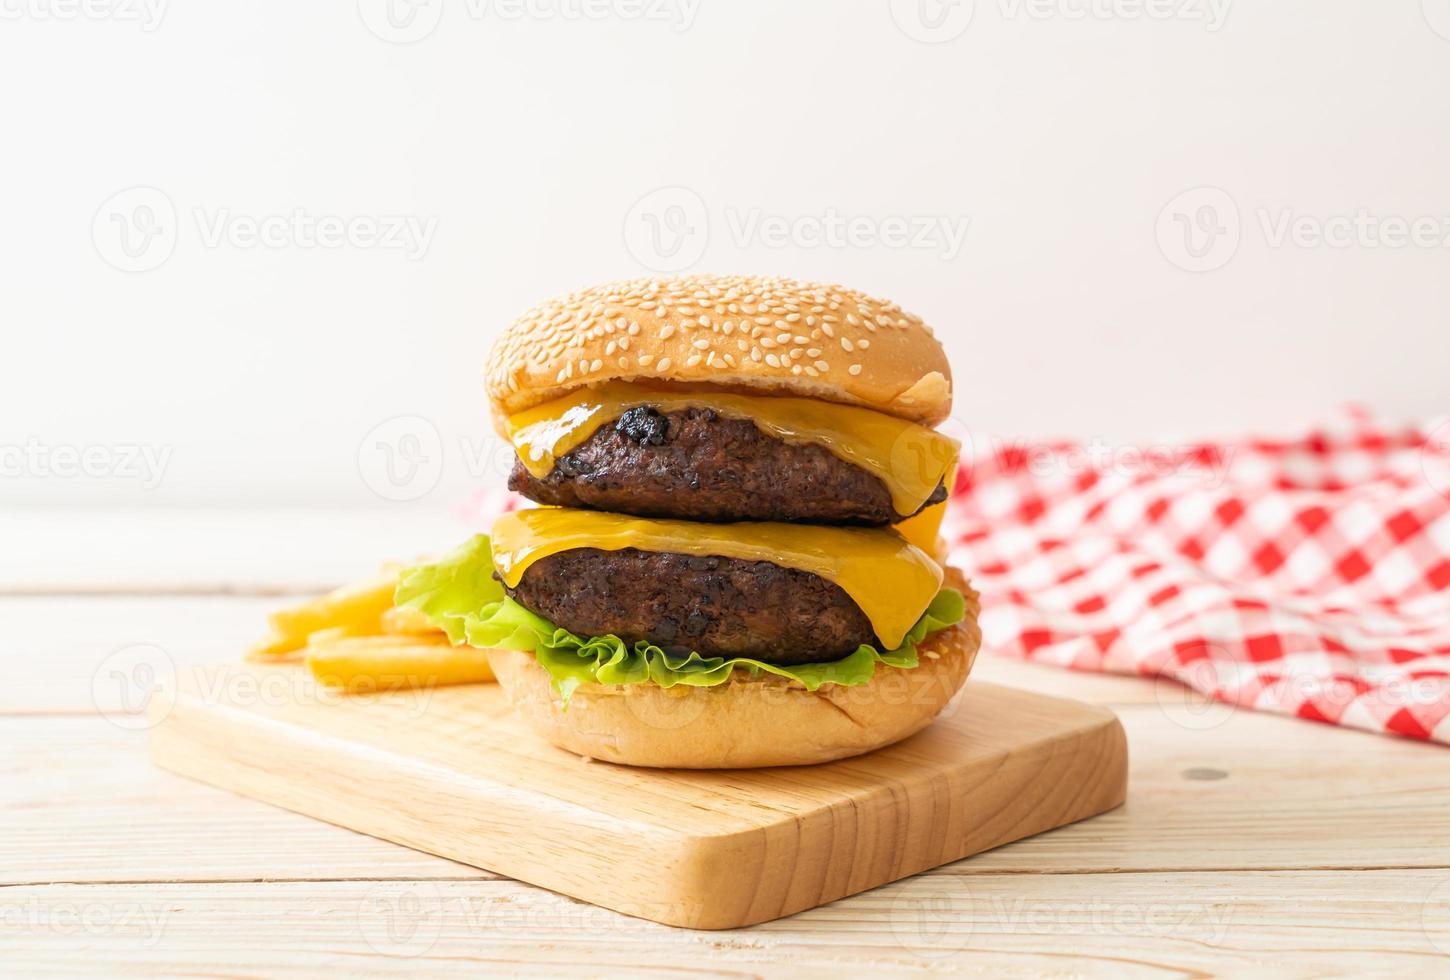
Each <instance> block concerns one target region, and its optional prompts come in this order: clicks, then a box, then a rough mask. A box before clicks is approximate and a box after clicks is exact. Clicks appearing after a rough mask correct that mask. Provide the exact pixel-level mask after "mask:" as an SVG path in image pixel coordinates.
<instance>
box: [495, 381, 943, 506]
mask: <svg viewBox="0 0 1450 980" xmlns="http://www.w3.org/2000/svg"><path fill="white" fill-rule="evenodd" d="M509 489H510V490H514V491H516V492H518V493H521V494H523V495H524V496H525V497H528V498H529V499H531V500H536V501H538V502H539V503H541V504H555V505H558V506H561V507H591V508H594V509H596V510H609V511H614V512H616V513H621V514H637V515H639V516H641V517H674V518H679V519H682V520H691V521H807V522H812V523H822V524H871V525H883V524H891V523H894V522H896V521H899V520H901V519H903V518H904V517H909V516H911V515H909V514H898V513H897V512H896V509H895V507H893V506H892V502H891V493H890V491H888V490H887V488H886V484H885V483H883V482H882V481H881V480H880V479H879V478H878V477H876V476H873V475H872V474H870V473H868V472H866V471H865V470H863V469H861V468H860V467H858V466H853V465H852V464H850V463H848V462H846V461H845V460H843V459H841V458H840V457H838V456H836V455H834V454H832V453H831V452H830V451H829V450H827V449H825V448H824V447H822V446H818V445H814V444H809V443H807V444H800V445H795V444H792V443H787V442H784V441H782V440H780V439H776V438H775V437H773V436H769V435H766V434H765V433H764V432H762V431H761V430H760V429H759V428H757V427H756V425H755V423H754V422H751V421H749V420H748V419H730V418H725V417H723V416H721V415H720V414H719V413H718V412H715V411H713V410H711V409H707V408H692V409H686V410H683V411H679V412H669V413H661V412H659V411H657V410H655V409H653V408H648V407H641V408H633V409H630V410H629V411H628V412H626V413H625V414H624V415H622V416H620V418H619V419H618V420H617V421H616V422H615V423H614V424H613V425H603V426H600V427H599V429H598V430H596V431H595V432H594V434H593V435H592V436H590V437H589V439H588V440H587V441H586V442H584V443H583V444H582V445H580V446H579V447H577V448H576V449H574V451H572V452H570V453H567V454H566V455H564V456H561V457H559V459H558V460H556V461H555V465H554V469H553V470H551V471H550V472H549V474H548V475H547V476H545V477H544V478H543V479H537V478H535V477H534V476H533V475H532V474H530V473H529V471H528V470H527V469H525V468H524V465H523V463H522V462H521V461H519V460H518V459H517V458H515V461H514V469H513V473H512V474H511V475H510V476H509ZM945 499H946V488H945V487H944V486H941V485H938V486H937V489H936V492H935V493H933V494H932V496H931V499H930V500H928V501H927V503H926V504H924V505H923V506H928V505H930V504H934V503H939V502H941V501H943V500H945Z"/></svg>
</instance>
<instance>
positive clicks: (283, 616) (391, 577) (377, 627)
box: [248, 571, 398, 660]
mask: <svg viewBox="0 0 1450 980" xmlns="http://www.w3.org/2000/svg"><path fill="white" fill-rule="evenodd" d="M397 585H398V573H397V572H396V571H390V572H387V573H385V574H382V575H378V576H376V577H375V578H371V579H368V580H367V581H365V582H354V583H352V584H351V585H344V586H343V587H342V588H340V589H335V590H333V591H332V592H329V593H327V595H324V596H320V597H319V598H316V599H313V600H311V601H309V602H304V603H302V604H300V605H297V606H293V607H291V608H290V609H280V610H278V611H277V612H275V613H273V614H272V615H271V616H270V617H269V618H268V620H267V622H268V623H269V625H270V626H271V634H270V635H269V636H268V637H267V638H266V639H264V640H262V641H261V642H260V643H258V644H257V645H256V646H254V647H252V649H251V650H250V651H249V653H248V655H249V656H250V657H252V658H254V659H263V660H274V659H278V658H281V657H285V656H287V655H288V654H290V653H293V652H295V651H297V650H300V649H302V648H303V647H304V646H306V645H307V643H308V638H309V637H311V636H312V634H314V633H317V632H320V631H322V630H329V629H336V628H342V629H344V630H346V631H347V632H348V634H349V635H351V636H366V635H375V634H378V633H381V632H382V631H383V628H382V617H383V613H385V612H387V611H388V610H389V609H391V608H393V590H394V589H395V588H397Z"/></svg>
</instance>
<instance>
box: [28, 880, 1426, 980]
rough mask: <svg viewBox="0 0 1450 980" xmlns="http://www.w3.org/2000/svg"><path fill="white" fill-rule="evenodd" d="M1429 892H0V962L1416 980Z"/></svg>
mask: <svg viewBox="0 0 1450 980" xmlns="http://www.w3.org/2000/svg"><path fill="white" fill-rule="evenodd" d="M968 863H970V862H968ZM1447 893H1450V872H1446V871H1438V872H1437V871H1363V872H1358V873H1357V874H1355V875H1353V876H1350V875H1346V874H1342V873H1334V872H1317V873H1291V874H1286V873H1276V872H1249V873H1244V872H1238V873H1224V872H1203V873H1183V872H1164V873H1151V874H1118V875H1110V874H1101V875H1099V874H1094V875H1052V874H1046V875H1012V876H1002V875H978V876H973V875H953V876H940V875H919V876H917V877H914V878H909V879H907V880H905V881H900V882H896V883H895V884H890V885H886V886H884V887H881V888H877V889H873V890H872V891H869V892H866V893H864V894H862V895H858V896H855V897H854V898H850V899H846V900H844V901H841V902H836V903H833V904H830V905H825V906H821V907H819V908H815V909H811V910H809V911H806V912H802V913H800V914H799V915H795V916H792V917H791V918H788V919H780V920H776V921H774V922H768V923H764V924H762V925H759V926H754V927H751V928H748V929H743V930H739V931H734V932H698V931H692V930H686V929H676V928H671V927H668V926H663V925H658V924H656V923H653V922H647V921H643V920H640V919H635V918H628V917H625V916H621V915H617V914H615V913H613V912H609V911H607V910H605V909H601V908H596V907H594V906H590V905H585V904H583V903H580V902H576V901H573V900H570V899H568V898H565V897H563V896H560V895H555V894H553V893H550V892H547V891H543V890H540V889H537V888H530V887H529V886H527V885H523V884H520V883H517V882H512V881H506V880H495V881H412V882H409V881H393V882H280V883H270V882H267V883H220V884H175V885H169V884H160V885H129V886H117V885H96V886H90V887H86V888H74V887H69V888H64V887H62V888H46V887H24V888H16V889H11V890H8V891H6V892H3V893H0V903H6V904H7V907H8V908H9V909H13V910H15V911H14V912H13V913H12V914H11V918H10V920H9V921H10V923H11V928H9V929H7V930H5V931H3V932H0V960H3V961H4V962H5V963H6V964H7V966H13V967H14V968H15V969H16V970H23V971H24V973H16V974H15V975H29V974H34V973H40V972H53V973H57V974H61V975H65V976H72V975H77V974H85V973H97V974H106V975H115V974H117V973H120V972H123V971H124V972H126V973H134V974H142V975H159V974H164V975H178V976H202V975H205V976H256V977H276V976H299V977H300V976H315V975H317V974H319V973H323V972H328V973H340V972H345V973H347V974H353V973H365V974H367V975H374V974H398V975H408V976H445V975H446V976H478V975H480V974H483V975H509V976H513V975H529V976H550V977H557V976H587V977H600V976H605V977H621V978H623V977H641V976H644V977H666V976H669V977H695V978H698V977H741V978H750V977H760V976H792V977H794V976H805V977H822V978H832V980H839V978H841V977H878V976H891V977H897V976H904V977H922V976H938V975H943V974H946V975H963V974H965V975H970V976H982V977H1001V976H1018V977H1030V978H1034V980H1041V978H1047V977H1104V978H1112V980H1121V978H1125V977H1126V978H1148V980H1182V978H1194V977H1211V976H1253V977H1261V976H1271V977H1289V978H1299V977H1302V978H1321V977H1362V976H1375V977H1437V976H1445V975H1446V973H1447V971H1450V956H1447V953H1450V903H1447V902H1446V901H1445V900H1444V899H1443V898H1439V897H1438V896H1443V895H1446V894H1447ZM78 910H84V911H85V912H86V913H87V915H88V916H89V924H88V925H82V924H80V922H79V920H78V919H77V917H76V912H77V911H78Z"/></svg>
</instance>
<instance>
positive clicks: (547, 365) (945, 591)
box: [397, 276, 980, 768]
mask: <svg viewBox="0 0 1450 980" xmlns="http://www.w3.org/2000/svg"><path fill="white" fill-rule="evenodd" d="M486 385H487V391H488V395H489V399H490V403H491V406H492V410H493V417H494V423H495V427H496V428H497V430H498V432H499V434H500V435H501V436H502V437H503V438H505V439H506V440H507V441H508V443H509V444H510V446H511V447H512V448H513V450H514V453H515V460H514V465H513V469H512V473H511V474H510V476H509V481H508V482H509V487H510V489H512V490H514V491H516V492H517V493H519V494H521V495H522V496H523V497H526V498H528V499H529V500H532V501H534V502H536V503H537V504H539V505H540V506H538V507H533V508H527V509H523V510H517V511H513V512H510V513H507V514H504V515H503V516H502V517H501V518H499V520H498V521H497V522H496V524H495V525H494V526H493V528H492V529H491V531H490V533H489V534H488V535H479V536H477V537H475V538H474V539H473V540H471V541H469V542H467V543H466V544H465V545H463V546H462V547H461V548H459V549H458V550H457V551H455V552H454V553H453V554H451V555H449V556H447V557H445V558H444V559H442V560H440V561H438V562H435V563H433V564H430V565H424V566H420V567H418V568H414V569H410V570H408V571H406V572H405V573H404V574H403V576H402V578H401V580H400V585H399V589H398V596H397V600H398V603H399V604H400V605H406V606H411V607H414V608H417V609H419V610H421V611H422V612H423V613H424V614H426V615H427V616H428V618H429V619H430V620H431V621H432V622H433V623H434V624H435V625H437V626H439V627H440V628H442V629H444V630H445V631H446V632H447V633H448V635H449V638H450V639H451V640H452V641H453V642H454V643H457V644H462V643H466V644H469V645H472V646H475V647H479V648H482V649H484V650H486V651H488V653H487V655H488V658H489V661H490V663H491V664H492V666H493V669H494V672H495V673H496V675H497V676H498V679H499V681H500V683H501V684H502V685H503V687H504V689H505V691H506V692H507V695H508V697H509V699H510V701H511V702H512V704H513V705H514V707H515V708H516V710H517V711H518V712H519V713H520V714H522V715H523V716H524V717H525V718H526V719H527V721H528V722H529V723H530V724H531V725H532V726H533V727H534V728H535V729H536V730H537V731H538V732H539V733H540V734H542V735H543V736H544V737H545V738H547V739H548V740H549V741H551V742H553V743H554V744H555V745H558V746H559V747H561V748H564V749H567V750H569V751H572V752H576V753H578V754H580V755H584V756H587V757H590V758H596V759H602V760H607V761H610V762H619V763H625V764H630V765H640V766H660V767H682V768H742V767H755V766H778V765H801V764H809V763H817V762H825V761H829V760H833V759H839V758H844V757H847V756H851V755H857V754H860V753H863V752H867V751H870V750H872V749H875V748H879V747H881V746H884V745H888V744H890V743H892V742H895V741H898V740H900V739H902V738H905V737H907V736H908V735H911V734H913V733H915V732H916V731H919V730H920V729H921V728H923V727H925V726H926V725H927V724H929V723H930V722H931V720H932V719H933V718H934V717H935V716H936V715H937V713H938V712H939V711H940V710H941V709H942V708H943V707H944V706H945V705H946V704H947V703H948V702H949V701H950V699H951V698H952V696H953V695H954V694H955V693H956V692H957V690H958V689H959V688H960V686H961V684H962V683H963V681H964V680H965V679H966V676H967V674H968V672H969V671H970V669H971V665H972V661H973V659H974V657H975V655H976V651H977V646H978V643H979V641H980V632H979V631H978V629H977V625H976V616H977V612H978V608H979V606H978V601H977V596H976V594H975V593H974V592H973V591H972V590H971V589H970V587H969V586H968V584H967V582H966V580H965V578H964V577H963V576H962V575H961V573H960V572H958V571H957V570H955V569H952V568H949V567H946V566H945V565H944V564H943V562H942V549H941V547H940V540H939V537H938V529H939V526H940V521H941V516H942V512H943V510H944V508H945V506H946V504H945V501H946V498H947V495H948V489H949V486H950V484H951V481H952V479H953V476H954V473H955V464H956V461H957V458H958V456H959V453H960V446H959V445H958V444H957V443H956V442H955V441H954V440H952V439H950V438H948V437H947V436H945V435H943V434H941V433H939V432H936V431H934V426H936V425H938V424H940V423H941V422H942V421H943V420H944V419H945V418H946V417H947V415H948V414H949V412H950V408H951V398H952V385H951V369H950V366H949V365H948V363H947V359H946V355H945V352H944V351H943V350H942V347H941V345H940V344H939V343H938V342H937V341H936V339H935V338H934V337H933V335H932V332H931V330H930V328H928V327H927V326H926V325H925V324H924V323H923V322H922V321H921V320H920V319H919V318H918V317H915V316H913V315H911V314H908V313H906V312H904V311H903V310H902V309H901V308H900V307H898V306H897V305H895V304H893V303H889V302H886V301H883V300H878V299H873V298H871V297H869V296H865V295H863V294H861V293H858V292H855V291H853V290H849V289H846V288H843V287H840V286H831V285H821V284H816V283H809V282H801V281H796V280H787V279H779V278H762V277H748V276H736V277H725V276H693V277H679V278H665V279H638V280H630V281H625V282H617V283H610V284H606V285H602V286H598V287H595V288H592V289H587V290H583V291H580V292H576V293H572V294H570V295H568V296H565V297H562V298H560V299H557V300H553V301H550V302H547V303H544V304H542V305H540V306H537V307H535V308H534V309H532V310H530V311H528V312H527V313H525V314H524V315H523V316H522V317H521V318H519V319H518V320H517V321H516V322H515V323H513V324H512V325H511V326H510V327H508V328H507V329H506V330H505V331H504V332H503V333H502V335H501V336H500V337H499V338H498V340H497V342H496V343H495V344H494V346H493V348H492V350H491V352H490V353H489V356H488V362H487V365H486Z"/></svg>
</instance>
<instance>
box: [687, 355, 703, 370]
mask: <svg viewBox="0 0 1450 980" xmlns="http://www.w3.org/2000/svg"><path fill="white" fill-rule="evenodd" d="M703 360H704V358H703V357H701V356H700V355H699V354H691V355H690V356H689V357H688V358H686V359H685V367H694V366H695V365H696V364H699V363H700V362H701V361H703Z"/></svg>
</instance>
